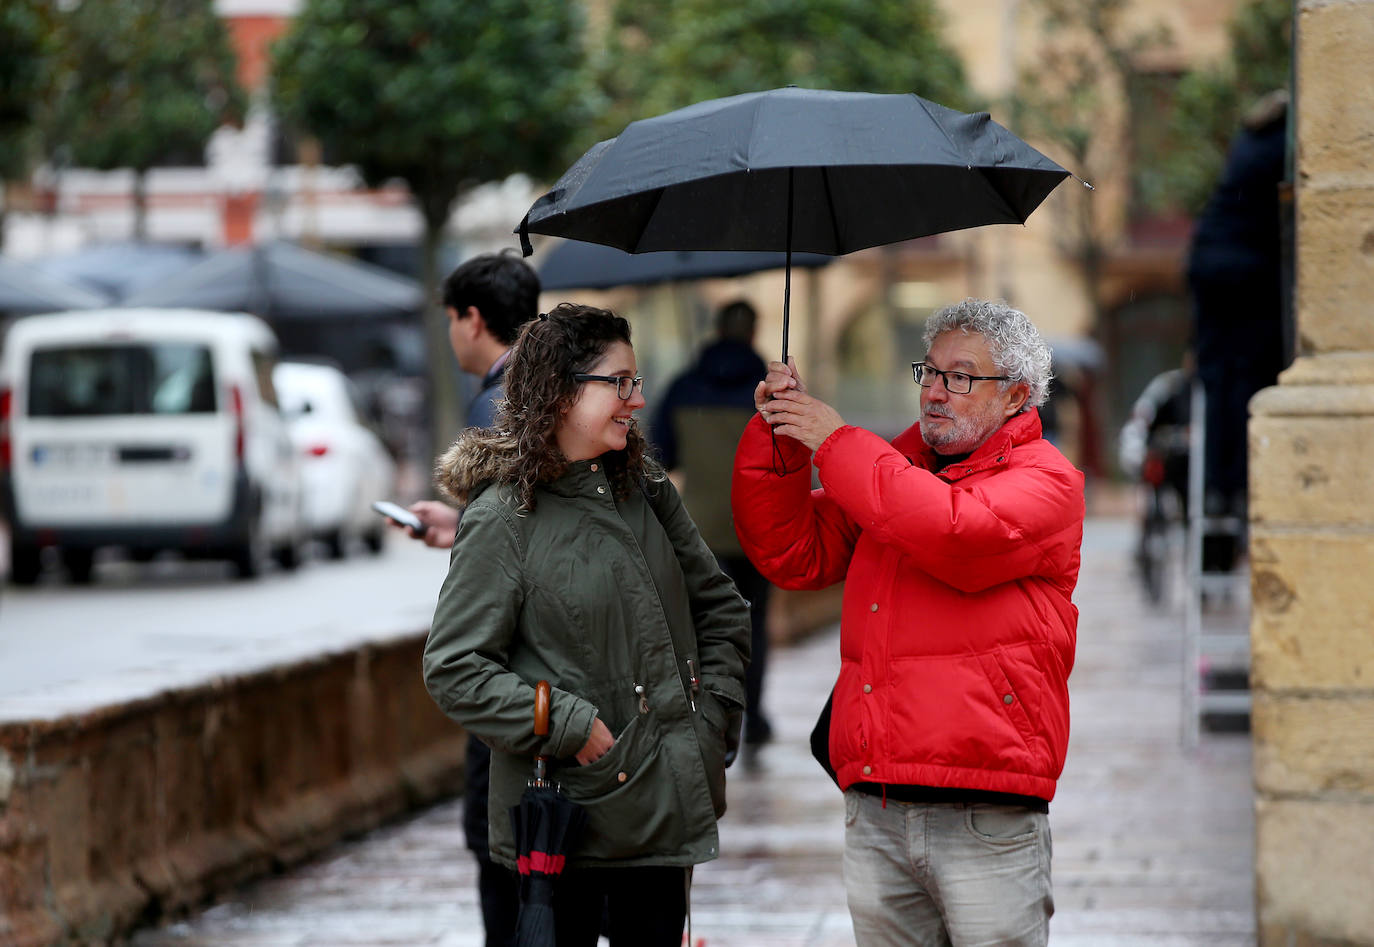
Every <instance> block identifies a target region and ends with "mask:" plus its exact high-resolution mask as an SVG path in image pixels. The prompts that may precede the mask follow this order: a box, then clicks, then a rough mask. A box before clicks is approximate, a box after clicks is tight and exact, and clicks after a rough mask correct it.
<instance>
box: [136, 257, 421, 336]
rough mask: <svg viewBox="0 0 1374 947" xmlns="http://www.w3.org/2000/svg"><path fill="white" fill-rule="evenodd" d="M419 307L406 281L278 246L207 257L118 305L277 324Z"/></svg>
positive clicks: (414, 286)
mask: <svg viewBox="0 0 1374 947" xmlns="http://www.w3.org/2000/svg"><path fill="white" fill-rule="evenodd" d="M423 302H424V291H423V290H422V289H421V288H420V285H419V284H418V283H416V282H414V281H413V280H408V279H406V278H405V277H402V276H398V275H396V274H394V273H392V272H390V271H389V270H384V269H382V268H380V267H376V266H371V265H369V264H366V263H358V262H355V261H352V260H346V259H343V258H340V257H335V256H330V255H327V254H324V253H316V252H314V251H312V250H307V249H305V248H304V247H299V246H296V245H295V244H292V243H287V242H284V241H277V242H273V243H269V244H265V245H262V246H256V247H235V248H232V249H229V250H222V251H220V252H218V253H215V254H212V255H211V256H209V257H207V258H206V259H205V260H204V261H202V262H201V263H198V264H196V265H195V266H193V267H191V268H190V269H188V270H185V271H184V272H182V273H180V274H179V275H176V276H173V277H171V278H169V279H167V280H166V281H164V282H162V283H161V284H159V285H157V286H151V287H148V288H146V289H144V290H141V291H139V292H136V293H133V294H131V295H129V296H128V297H127V298H126V299H125V300H124V305H126V306H159V307H168V306H172V307H182V306H185V307H194V308H199V309H221V310H226V311H239V312H252V313H255V314H257V315H259V316H263V317H264V318H267V319H269V320H273V321H279V320H291V319H316V318H372V317H387V316H393V317H394V316H407V315H411V314H413V313H416V312H419V311H420V309H421V307H422V305H423Z"/></svg>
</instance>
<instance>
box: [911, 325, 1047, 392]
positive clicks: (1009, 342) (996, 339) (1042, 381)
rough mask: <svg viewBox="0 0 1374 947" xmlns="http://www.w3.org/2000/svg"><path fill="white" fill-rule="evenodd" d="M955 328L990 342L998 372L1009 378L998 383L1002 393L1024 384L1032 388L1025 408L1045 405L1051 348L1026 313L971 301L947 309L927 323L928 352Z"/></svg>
mask: <svg viewBox="0 0 1374 947" xmlns="http://www.w3.org/2000/svg"><path fill="white" fill-rule="evenodd" d="M952 329H958V330H961V331H963V332H977V333H978V334H979V335H981V336H982V337H983V338H984V339H986V340H987V343H988V351H989V352H990V353H991V354H992V362H993V364H994V365H996V366H997V373H998V374H999V375H1007V376H1009V378H1008V380H1007V381H1003V382H998V384H999V385H1000V386H1001V387H1002V390H1003V391H1006V390H1007V389H1008V388H1010V387H1011V386H1012V385H1014V384H1016V383H1017V382H1025V383H1026V386H1027V387H1028V388H1029V389H1030V393H1029V395H1028V396H1027V398H1026V407H1028V408H1038V407H1040V406H1041V405H1042V404H1044V403H1045V399H1046V398H1048V397H1049V393H1050V378H1051V375H1050V347H1049V345H1047V344H1046V343H1045V340H1044V339H1042V338H1041V337H1040V332H1039V331H1038V330H1037V329H1036V328H1035V326H1034V325H1032V324H1031V321H1030V320H1029V319H1027V318H1026V314H1025V313H1024V312H1021V311H1020V310H1019V309H1013V308H1011V307H1010V306H1008V305H1007V304H1006V303H1003V302H993V301H991V300H987V299H971V298H970V299H965V300H964V301H963V302H961V303H954V304H953V305H951V306H946V307H945V308H944V309H941V310H940V311H939V312H937V313H935V315H933V316H931V317H930V318H929V319H927V320H926V329H925V336H924V338H925V345H926V351H927V352H928V351H930V346H931V344H932V343H933V342H934V341H935V339H936V337H937V336H939V335H940V334H941V333H944V332H949V331H950V330H952Z"/></svg>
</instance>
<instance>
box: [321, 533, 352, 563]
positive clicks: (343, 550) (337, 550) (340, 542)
mask: <svg viewBox="0 0 1374 947" xmlns="http://www.w3.org/2000/svg"><path fill="white" fill-rule="evenodd" d="M324 549H325V552H326V553H327V554H328V555H329V558H330V559H342V558H344V557H345V556H346V555H348V541H347V540H346V539H345V538H344V531H343V529H342V528H340V529H332V530H330V531H329V532H327V533H325V534H324Z"/></svg>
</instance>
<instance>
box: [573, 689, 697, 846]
mask: <svg viewBox="0 0 1374 947" xmlns="http://www.w3.org/2000/svg"><path fill="white" fill-rule="evenodd" d="M645 720H646V718H644V717H640V716H636V717H635V718H633V719H632V720H631V721H630V723H629V725H628V726H626V727H625V729H624V730H623V731H622V732H621V733H620V735H619V736H617V737H616V741H615V745H614V746H612V747H611V748H610V750H609V751H607V753H606V755H605V756H603V757H601V758H600V759H599V760H596V761H594V762H592V763H589V764H587V765H586V766H568V767H560V768H559V769H558V771H557V772H556V773H554V779H555V780H557V782H558V784H559V785H560V786H561V787H562V790H563V793H564V794H565V795H566V796H567V797H568V798H569V799H571V800H573V801H574V802H576V803H578V804H579V805H581V806H582V807H583V808H584V809H585V810H586V811H587V824H586V828H585V830H584V832H583V838H582V842H581V843H580V844H579V845H578V851H577V853H576V854H577V855H581V856H584V857H586V858H592V859H603V860H604V859H622V858H633V857H636V856H642V855H646V854H651V853H654V852H661V851H670V850H673V849H674V848H676V847H677V846H678V845H680V844H681V839H682V829H681V818H680V816H679V815H678V814H677V812H676V806H674V805H673V802H674V800H675V799H676V788H675V787H674V786H673V783H672V779H671V772H670V770H669V768H668V767H666V766H663V765H660V762H661V761H660V752H661V751H660V741H659V739H658V738H657V736H656V734H655V730H656V728H654V727H650V726H647V725H646V722H645Z"/></svg>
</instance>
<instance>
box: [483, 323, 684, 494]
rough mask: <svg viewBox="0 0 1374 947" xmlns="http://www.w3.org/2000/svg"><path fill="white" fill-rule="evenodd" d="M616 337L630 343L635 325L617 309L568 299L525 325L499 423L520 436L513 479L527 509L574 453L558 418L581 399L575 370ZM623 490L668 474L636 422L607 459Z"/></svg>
mask: <svg viewBox="0 0 1374 947" xmlns="http://www.w3.org/2000/svg"><path fill="white" fill-rule="evenodd" d="M616 342H624V343H626V344H627V345H628V344H630V324H629V323H628V322H627V321H625V320H624V319H622V318H621V317H620V316H617V315H616V314H615V313H613V312H609V311H607V310H605V309H597V308H595V307H592V306H581V305H577V304H575V303H561V304H559V305H558V306H557V307H555V308H554V309H553V310H552V311H550V312H549V313H548V314H547V315H545V314H541V315H540V317H539V318H538V319H533V320H531V321H530V322H527V323H526V324H525V327H524V328H523V329H521V330H520V337H519V338H518V339H517V340H516V342H515V347H514V348H512V349H511V354H510V360H509V361H508V362H507V363H506V372H505V386H506V398H505V401H504V402H502V403H501V405H500V407H499V408H498V410H497V418H496V423H497V426H498V427H500V428H501V429H502V431H504V432H507V433H508V434H509V435H510V436H511V437H513V438H514V439H515V443H516V452H517V457H518V460H517V462H516V465H515V474H516V476H515V479H514V482H513V484H512V486H513V487H514V488H515V492H516V496H517V497H518V498H519V501H520V503H519V506H520V509H521V510H523V511H526V512H528V511H532V510H533V509H534V503H535V501H534V490H535V487H536V486H538V485H539V484H541V483H548V482H550V481H552V480H556V479H558V478H559V477H560V476H562V475H563V473H564V471H566V470H567V468H568V459H567V458H566V457H564V456H563V452H562V451H561V450H559V448H558V439H557V430H558V422H559V420H560V419H561V418H562V416H563V412H564V411H566V410H567V409H568V408H570V407H572V405H573V402H575V401H576V400H577V396H578V393H579V391H580V389H581V385H580V384H579V383H578V382H576V381H574V380H573V375H575V374H578V373H580V372H589V371H591V369H592V367H593V366H595V365H596V363H597V362H598V361H600V360H601V357H602V356H603V355H605V354H606V350H607V349H609V348H610V347H611V345H613V344H614V343H616ZM606 476H607V479H609V480H610V482H611V488H612V490H613V491H614V494H615V497H616V498H617V499H619V500H624V499H626V498H627V497H629V496H630V495H631V493H633V491H634V490H636V489H638V488H639V485H640V484H642V483H644V482H645V481H648V480H652V481H659V480H662V479H663V478H664V474H663V471H662V469H661V468H660V467H659V465H658V464H657V463H656V462H655V461H654V460H653V458H652V457H650V456H649V454H648V451H647V444H646V442H645V440H644V436H643V435H642V434H640V433H639V429H638V428H637V427H633V426H632V427H631V428H630V431H629V435H628V440H627V443H626V445H625V449H624V450H620V451H614V452H613V453H612V454H610V455H609V456H608V457H607V458H606Z"/></svg>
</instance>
